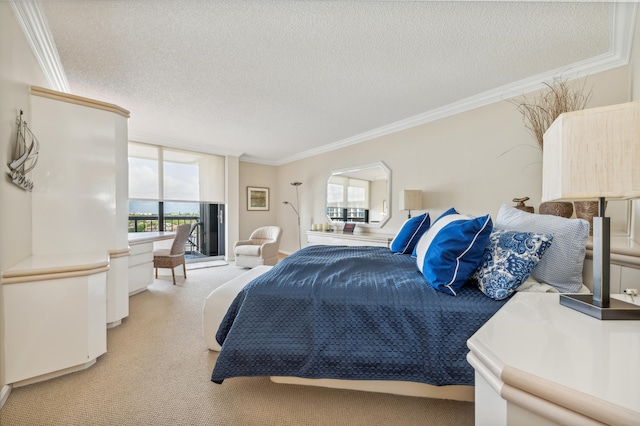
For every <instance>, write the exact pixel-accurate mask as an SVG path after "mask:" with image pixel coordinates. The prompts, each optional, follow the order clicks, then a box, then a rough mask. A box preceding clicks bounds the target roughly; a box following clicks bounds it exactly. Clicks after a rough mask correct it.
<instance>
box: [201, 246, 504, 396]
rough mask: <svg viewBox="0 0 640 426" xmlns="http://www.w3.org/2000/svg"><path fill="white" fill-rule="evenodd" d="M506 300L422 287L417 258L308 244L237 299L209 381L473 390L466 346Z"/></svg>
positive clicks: (220, 338) (221, 331) (465, 290)
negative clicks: (278, 379)
mask: <svg viewBox="0 0 640 426" xmlns="http://www.w3.org/2000/svg"><path fill="white" fill-rule="evenodd" d="M503 304H504V301H495V300H492V299H490V298H488V297H486V296H485V295H483V294H482V293H481V292H480V291H479V290H478V289H477V288H475V287H472V286H469V285H467V286H464V287H463V288H462V290H461V291H460V293H459V294H458V296H457V297H453V296H450V295H447V294H444V293H442V292H438V291H436V290H435V289H434V288H433V287H431V286H430V285H428V284H427V283H426V282H425V279H424V277H423V276H422V274H420V272H419V271H418V269H417V267H416V263H415V260H414V259H413V258H412V257H411V256H410V255H399V254H393V253H391V252H390V250H389V249H387V248H382V247H363V246H358V247H349V246H310V247H307V248H304V249H302V250H300V251H298V252H296V253H295V254H293V255H291V256H288V257H287V258H285V259H284V260H283V261H281V262H280V263H278V264H277V265H276V266H275V267H274V268H273V269H271V270H270V271H268V272H267V273H265V274H263V275H262V276H260V277H258V278H256V279H255V280H253V281H252V282H250V283H249V284H247V286H246V287H245V288H244V289H243V290H242V291H241V292H240V293H239V294H238V296H237V297H236V299H235V300H234V302H233V303H232V305H231V307H230V308H229V310H228V312H227V315H226V316H225V318H224V320H223V322H222V324H221V326H220V328H219V330H218V333H217V335H216V338H217V340H218V342H219V343H220V344H221V346H222V350H221V352H220V354H219V356H218V359H217V361H216V365H215V367H214V369H213V373H212V376H211V380H212V381H214V382H216V383H222V381H223V380H224V379H225V378H230V377H237V376H295V377H303V378H335V379H361V380H402V381H413V382H421V383H428V384H432V385H473V383H474V373H473V368H472V367H471V366H470V365H469V364H468V363H467V362H466V358H465V357H466V354H467V352H468V349H467V346H466V340H467V339H468V338H469V337H471V335H472V334H473V333H474V332H475V331H476V330H477V329H478V328H480V326H481V325H482V324H484V323H485V322H486V321H487V320H488V319H489V318H490V317H491V316H492V315H493V314H494V313H495V312H496V311H497V310H498V309H499V308H500V307H501V306H502V305H503Z"/></svg>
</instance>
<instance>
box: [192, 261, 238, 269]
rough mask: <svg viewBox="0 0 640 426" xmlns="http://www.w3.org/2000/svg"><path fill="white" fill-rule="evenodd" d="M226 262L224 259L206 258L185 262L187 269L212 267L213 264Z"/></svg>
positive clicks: (221, 264) (224, 264) (223, 264)
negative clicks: (204, 260)
mask: <svg viewBox="0 0 640 426" xmlns="http://www.w3.org/2000/svg"><path fill="white" fill-rule="evenodd" d="M226 265H228V263H227V262H226V261H224V260H208V261H206V262H192V263H187V271H191V270H193V269H202V268H213V267H215V266H226Z"/></svg>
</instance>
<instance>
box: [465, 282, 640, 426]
mask: <svg viewBox="0 0 640 426" xmlns="http://www.w3.org/2000/svg"><path fill="white" fill-rule="evenodd" d="M612 297H613V295H612ZM615 297H619V296H615ZM623 297H628V296H623ZM637 299H638V298H637V297H636V302H637ZM467 346H468V347H469V349H470V350H471V352H470V353H469V354H468V356H467V359H468V361H469V363H470V364H471V365H472V366H473V367H474V369H475V371H476V373H475V381H476V383H475V385H476V390H475V393H476V425H490V426H498V425H534V424H535V425H551V424H581V425H583V424H584V425H587V424H600V423H605V424H615V425H627V424H634V425H637V424H638V422H639V420H640V369H639V368H638V366H637V361H638V359H640V321H600V320H597V319H595V318H591V317H589V316H587V315H584V314H582V313H580V312H577V311H574V310H572V309H569V308H567V307H565V306H561V305H560V304H559V302H558V295H557V294H547V293H545V294H539V293H518V294H516V295H515V296H514V297H513V298H512V299H511V300H510V301H509V302H508V303H507V304H506V305H505V306H503V307H502V308H501V309H500V310H499V311H498V312H497V313H496V314H495V315H494V316H493V317H492V318H491V319H490V320H489V321H487V323H485V324H484V325H483V326H482V327H481V328H480V329H479V330H478V331H477V332H476V333H475V334H474V335H473V336H472V337H471V338H470V339H469V340H468V342H467ZM594 422H600V423H594Z"/></svg>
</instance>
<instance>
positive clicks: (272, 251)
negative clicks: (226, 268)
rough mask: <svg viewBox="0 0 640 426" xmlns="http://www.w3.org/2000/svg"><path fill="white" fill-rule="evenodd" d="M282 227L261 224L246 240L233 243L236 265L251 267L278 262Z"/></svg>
mask: <svg viewBox="0 0 640 426" xmlns="http://www.w3.org/2000/svg"><path fill="white" fill-rule="evenodd" d="M281 236H282V229H281V228H280V227H279V226H263V227H262V228H258V229H256V230H255V231H253V232H252V233H251V235H250V236H249V239H248V240H242V241H238V242H236V243H235V244H234V245H233V253H234V254H235V257H236V266H240V267H244V268H253V267H256V266H258V265H275V264H276V263H278V249H279V248H280V237H281Z"/></svg>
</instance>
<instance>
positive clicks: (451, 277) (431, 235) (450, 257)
mask: <svg viewBox="0 0 640 426" xmlns="http://www.w3.org/2000/svg"><path fill="white" fill-rule="evenodd" d="M492 229H493V222H492V221H491V216H489V215H486V216H481V217H477V218H472V217H469V216H465V215H461V214H459V213H458V212H457V211H456V210H455V209H453V208H452V209H449V210H447V211H446V212H445V213H443V214H442V216H440V217H439V218H438V219H437V220H436V221H435V222H434V223H433V225H432V226H431V228H429V230H428V231H427V232H426V233H425V234H424V235H423V236H422V238H421V239H420V241H419V242H418V245H417V246H416V263H417V265H418V269H419V270H420V272H422V274H423V275H424V277H425V279H426V280H427V282H428V283H429V285H431V286H433V287H434V288H435V289H436V290H439V291H442V292H444V293H447V294H450V295H453V296H455V295H456V292H457V291H458V290H460V288H461V287H462V286H463V285H464V283H465V282H466V281H467V280H468V279H469V277H471V274H473V272H474V271H475V269H476V268H477V267H478V265H479V264H480V261H481V260H482V254H483V253H484V249H485V248H486V247H487V244H488V243H489V236H490V235H491V231H492Z"/></svg>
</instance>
